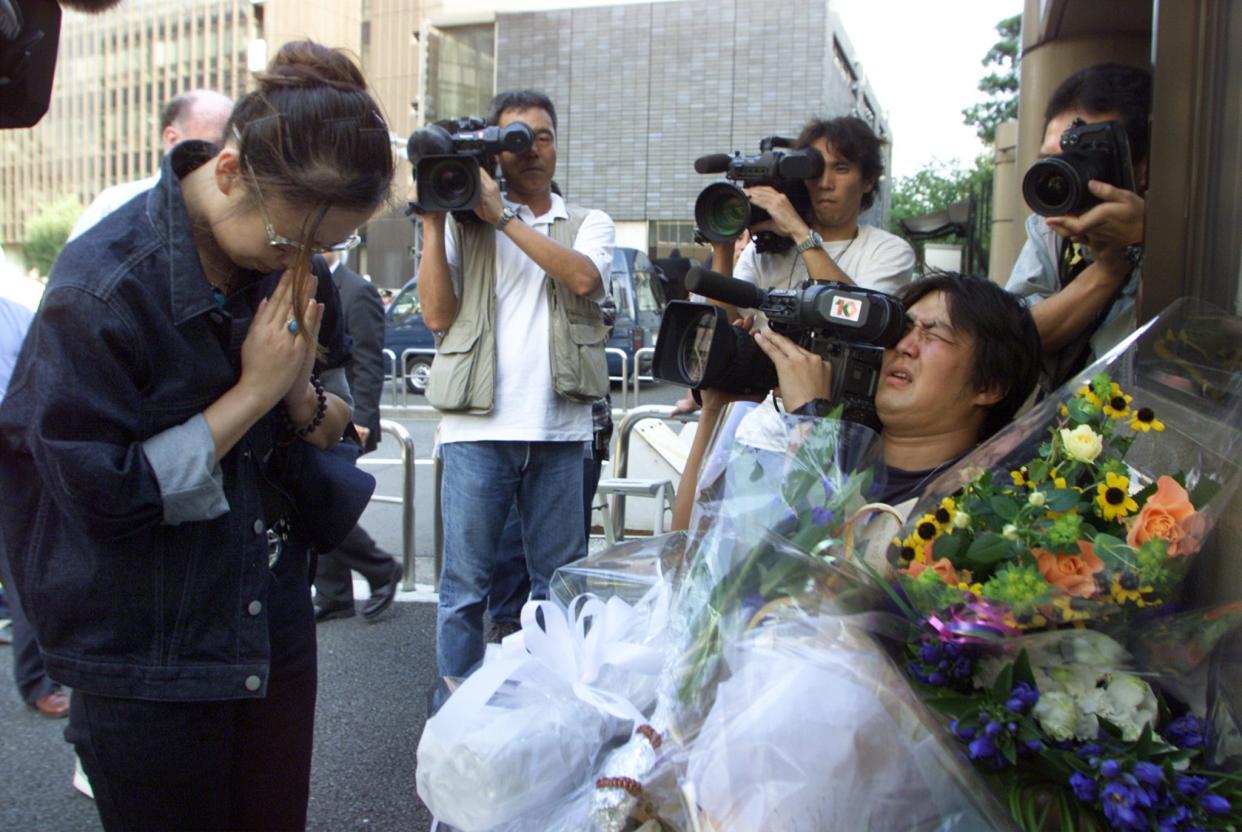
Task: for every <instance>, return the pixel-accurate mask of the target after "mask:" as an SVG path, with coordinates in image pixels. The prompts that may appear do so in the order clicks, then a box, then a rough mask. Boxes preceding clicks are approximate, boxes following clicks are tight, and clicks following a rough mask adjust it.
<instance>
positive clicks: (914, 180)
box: [888, 155, 992, 266]
mask: <svg viewBox="0 0 1242 832" xmlns="http://www.w3.org/2000/svg"><path fill="white" fill-rule="evenodd" d="M991 189H992V158H991V156H988V155H982V156H980V157H979V158H977V159H975V161H974V164H973V166H970V167H967V166H966V165H964V164H963V163H961V162H954V163H952V164H949V163H945V162H941V161H933V162H931V163H930V164H928V165H927V167H925V168H923V169H922V170H920V171H919V172H918V173H915V174H914V175H913V176H902V177H899V178H898V179H896V180H895V181H894V182H893V203H892V211H891V213H890V215H889V220H888V230H889V231H891V232H892V233H894V234H898V235H900V234H901V233H902V231H901V228H900V227H899V226H898V225H897V221H898V220H902V219H906V218H908V217H917V216H919V215H921V214H931V213H934V212H936V211H943V210H945V209H946V208H948V207H949V206H950V205H952V204H953V203H954V202H961V201H962V200H964V199H967V198H969V197H971V196H975V197H976V198H978V197H979V196H980V195H984V194H990V193H991ZM976 210H982V206H980V207H977V208H976ZM983 232H984V237H983V239H981V240H980V241H979V242H980V244H981V245H982V247H983V263H984V265H985V266H986V264H987V254H988V248H989V243H990V229H984V230H983ZM912 244H913V245H914V246H915V249H916V250H917V251H918V254H919V258H920V260H921V259H922V253H923V252H922V245H923V244H922V241H916V242H914V243H912Z"/></svg>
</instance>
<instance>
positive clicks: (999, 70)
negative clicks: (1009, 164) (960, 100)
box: [962, 15, 1022, 144]
mask: <svg viewBox="0 0 1242 832" xmlns="http://www.w3.org/2000/svg"><path fill="white" fill-rule="evenodd" d="M1021 30H1022V15H1014V16H1013V17H1007V18H1005V19H1004V20H1002V21H1001V22H1000V23H997V24H996V32H997V34H999V35H1000V36H1001V39H1000V40H998V41H997V42H996V43H995V44H993V45H992V48H991V49H989V50H988V53H987V54H986V55H984V56H983V61H982V64H983V66H984V67H985V68H991V70H992V71H991V72H989V73H988V74H987V75H985V76H983V78H982V79H981V80H980V81H979V91H980V92H982V93H985V94H986V95H987V96H988V98H987V100H986V101H981V102H979V103H978V104H974V105H972V106H970V107H967V108H966V109H964V110H962V119H963V121H965V122H966V124H967V125H971V126H973V127H974V128H975V132H976V133H978V135H979V138H980V139H982V140H983V141H985V142H987V143H988V144H991V143H992V142H994V141H996V126H997V125H998V124H1000V123H1001V122H1002V121H1007V120H1009V119H1011V118H1017V117H1018V49H1019V43H1018V35H1019V33H1020V32H1021Z"/></svg>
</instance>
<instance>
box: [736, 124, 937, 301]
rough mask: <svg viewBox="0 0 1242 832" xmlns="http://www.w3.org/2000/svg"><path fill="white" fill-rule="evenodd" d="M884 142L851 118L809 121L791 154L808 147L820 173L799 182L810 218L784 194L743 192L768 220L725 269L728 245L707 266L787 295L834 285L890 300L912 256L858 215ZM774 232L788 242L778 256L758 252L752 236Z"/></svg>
mask: <svg viewBox="0 0 1242 832" xmlns="http://www.w3.org/2000/svg"><path fill="white" fill-rule="evenodd" d="M883 146H884V142H883V140H882V139H880V137H879V136H877V135H876V134H875V132H874V131H873V130H872V129H871V128H870V127H868V126H867V123H866V122H864V121H862V120H861V119H858V118H854V117H853V116H843V117H840V118H834V119H828V120H823V119H814V120H812V121H810V122H808V123H807V125H806V126H805V127H804V128H802V133H801V135H799V136H798V139H797V141H796V142H795V143H794V147H795V148H797V149H802V148H814V149H815V150H817V151H819V153H820V155H821V156H823V157H824V172H823V173H822V174H821V175H820V176H818V177H817V178H814V179H807V180H806V189H807V193H808V195H809V196H810V202H811V208H812V215H811V216H810V217H804V216H802V215H800V214H799V213H798V211H797V209H796V208H795V207H794V206H793V204H792V203H791V202H790V200H789V197H787V196H786V195H785V194H784V193H782V192H781V191H779V190H777V189H776V188H772V187H769V186H766V185H756V186H754V187H750V188H747V189H746V194H747V196H749V197H750V201H751V202H752V203H753V204H754V205H756V206H758V207H760V208H763V209H764V210H765V211H767V212H768V213H769V214H771V215H772V218H771V219H770V220H766V221H764V222H762V223H759V224H757V225H755V226H754V227H753V228H751V229H750V232H751V236H752V239H751V241H750V242H749V243H748V244H747V245H746V248H745V249H743V250H742V254H741V256H740V257H739V258H738V260H737V266H736V267H734V266H733V265H732V264H733V246H734V243H733V242H732V241H729V242H724V243H716V244H714V246H713V257H712V267H713V269H714V270H715V271H718V272H720V273H722V274H731V275H732V276H733V277H736V278H738V279H739V280H745V281H747V282H750V283H754V284H755V285H757V286H759V287H761V288H764V289H788V288H793V287H796V286H798V285H799V284H800V283H802V282H803V281H805V280H835V281H839V282H841V283H853V284H855V285H858V286H861V287H863V288H865V289H878V290H879V291H882V292H888V293H889V294H894V293H895V292H897V291H898V290H899V289H901V287H903V286H905V285H906V284H907V283H909V282H910V280H911V277H912V275H913V274H914V249H912V248H911V247H910V244H909V243H907V242H906V241H905V240H903V239H901V238H900V237H898V236H896V235H894V234H890V233H888V232H887V231H884V230H883V229H880V228H876V227H875V226H870V225H860V224H859V222H858V215H859V214H861V213H862V212H863V211H865V210H867V209H868V208H870V207H871V205H872V203H874V202H875V198H876V196H877V193H878V191H877V188H878V185H879V181H880V176H881V174H883V173H884V157H883V155H882V154H881V150H882V148H883ZM760 231H774V232H776V233H777V234H778V235H780V236H782V237H786V238H788V239H789V240H791V241H792V242H793V245H791V246H790V247H788V248H786V249H785V250H783V251H767V252H760V251H759V250H758V249H757V248H756V243H755V240H754V239H753V237H754V235H755V234H756V233H757V232H760Z"/></svg>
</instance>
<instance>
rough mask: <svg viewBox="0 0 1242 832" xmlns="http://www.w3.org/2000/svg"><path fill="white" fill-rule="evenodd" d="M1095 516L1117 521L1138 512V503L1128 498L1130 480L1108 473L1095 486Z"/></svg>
mask: <svg viewBox="0 0 1242 832" xmlns="http://www.w3.org/2000/svg"><path fill="white" fill-rule="evenodd" d="M1095 490H1096V496H1095V502H1096V504H1097V505H1098V506H1099V508H1098V509H1097V510H1096V514H1098V515H1100V516H1101V517H1103V518H1104V519H1105V520H1110V521H1111V520H1117V519H1119V518H1121V517H1125V516H1126V515H1128V514H1130V513H1131V512H1135V511H1138V503H1136V502H1134V498H1133V497H1131V496H1130V478H1129V477H1123V476H1121V475H1120V474H1114V473H1112V472H1109V473H1108V474H1106V475H1105V476H1104V482H1102V483H1100V484H1099V485H1098V486H1096V489H1095Z"/></svg>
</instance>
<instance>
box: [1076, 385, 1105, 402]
mask: <svg viewBox="0 0 1242 832" xmlns="http://www.w3.org/2000/svg"><path fill="white" fill-rule="evenodd" d="M1074 398H1076V399H1086V400H1087V401H1089V402H1091V404H1093V405H1095V406H1096V407H1103V402H1101V401H1100V397H1099V396H1097V395H1096V394H1095V391H1094V390H1092V389H1091V386H1090V385H1087V384H1084V385H1083V386H1082V387H1081V388H1080V389H1079V390H1078V392H1077V393H1075V394H1074Z"/></svg>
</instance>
